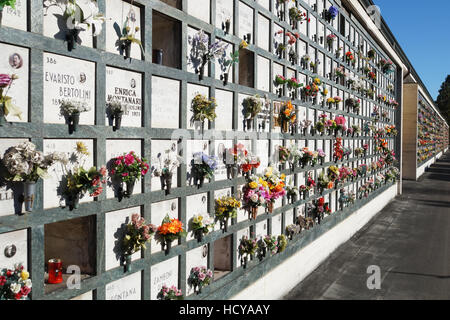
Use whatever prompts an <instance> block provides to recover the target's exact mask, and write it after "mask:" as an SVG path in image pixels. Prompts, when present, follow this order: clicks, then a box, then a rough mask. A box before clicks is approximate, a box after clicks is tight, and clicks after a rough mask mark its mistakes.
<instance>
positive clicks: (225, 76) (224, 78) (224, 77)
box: [222, 72, 228, 86]
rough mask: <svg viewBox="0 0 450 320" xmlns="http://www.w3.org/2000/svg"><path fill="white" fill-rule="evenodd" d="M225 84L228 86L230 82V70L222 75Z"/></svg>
mask: <svg viewBox="0 0 450 320" xmlns="http://www.w3.org/2000/svg"><path fill="white" fill-rule="evenodd" d="M222 79H223V85H224V86H226V85H227V84H228V72H227V73H224V74H223V75H222Z"/></svg>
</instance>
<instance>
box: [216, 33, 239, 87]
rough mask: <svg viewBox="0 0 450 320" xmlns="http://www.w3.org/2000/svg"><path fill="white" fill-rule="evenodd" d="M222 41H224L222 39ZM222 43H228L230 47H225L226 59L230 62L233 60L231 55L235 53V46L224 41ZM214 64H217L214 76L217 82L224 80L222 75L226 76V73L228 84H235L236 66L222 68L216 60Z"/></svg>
mask: <svg viewBox="0 0 450 320" xmlns="http://www.w3.org/2000/svg"><path fill="white" fill-rule="evenodd" d="M218 40H219V39H218ZM220 40H222V39H220ZM222 41H223V42H225V43H228V46H227V47H225V52H226V58H227V60H229V59H230V58H231V53H232V52H233V49H234V46H233V44H231V43H229V42H227V41H224V40H222ZM214 63H215V75H214V76H215V78H216V79H217V80H222V79H220V76H221V75H222V74H224V73H225V72H228V83H233V71H234V69H235V66H236V64H235V65H233V66H232V67H230V68H228V66H222V65H221V64H220V63H219V59H215V62H214ZM222 68H223V69H222Z"/></svg>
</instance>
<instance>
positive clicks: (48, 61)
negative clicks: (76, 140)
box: [43, 52, 95, 125]
mask: <svg viewBox="0 0 450 320" xmlns="http://www.w3.org/2000/svg"><path fill="white" fill-rule="evenodd" d="M43 79H44V122H46V123H66V122H65V119H64V116H61V115H60V105H61V101H64V100H65V101H77V102H84V103H86V104H87V105H88V106H89V107H90V108H91V109H90V111H87V112H82V113H81V114H80V124H86V125H93V124H94V121H95V63H93V62H89V61H84V60H79V59H74V58H68V57H65V56H60V55H56V54H52V53H46V52H44V72H43Z"/></svg>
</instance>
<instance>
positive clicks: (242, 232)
mask: <svg viewBox="0 0 450 320" xmlns="http://www.w3.org/2000/svg"><path fill="white" fill-rule="evenodd" d="M236 236H237V241H236V267H238V268H239V267H240V266H241V257H240V256H239V244H240V243H241V239H242V237H243V236H247V237H248V238H250V230H249V229H248V228H245V229H241V230H238V232H236Z"/></svg>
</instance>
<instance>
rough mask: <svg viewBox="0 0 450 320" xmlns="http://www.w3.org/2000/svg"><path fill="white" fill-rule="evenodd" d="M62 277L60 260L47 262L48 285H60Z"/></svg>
mask: <svg viewBox="0 0 450 320" xmlns="http://www.w3.org/2000/svg"><path fill="white" fill-rule="evenodd" d="M62 281H63V277H62V261H61V259H50V260H48V283H52V284H55V283H61V282H62Z"/></svg>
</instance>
